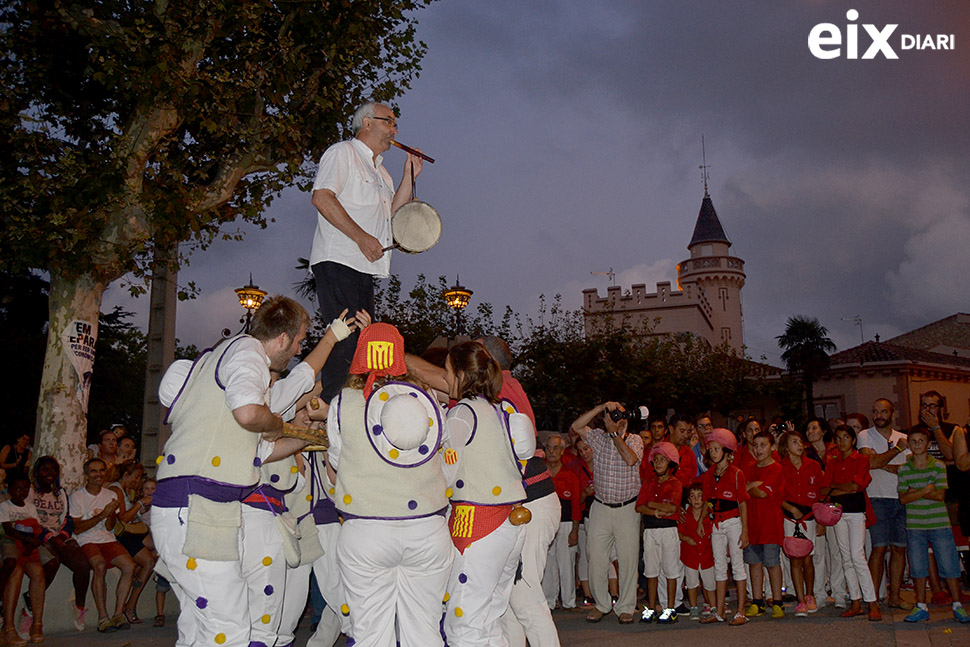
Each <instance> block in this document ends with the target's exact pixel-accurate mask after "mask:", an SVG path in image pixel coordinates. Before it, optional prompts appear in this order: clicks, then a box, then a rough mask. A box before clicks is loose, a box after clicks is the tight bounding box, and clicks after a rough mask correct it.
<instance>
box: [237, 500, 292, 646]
mask: <svg viewBox="0 0 970 647" xmlns="http://www.w3.org/2000/svg"><path fill="white" fill-rule="evenodd" d="M242 523H243V525H242V542H243V552H242V571H243V577H244V578H245V579H246V586H247V587H248V588H249V622H250V624H251V625H252V631H251V633H250V638H249V640H250V643H249V645H250V647H273V646H274V645H276V644H277V642H278V641H277V638H278V634H279V628H280V621H281V620H282V612H283V594H284V590H285V588H286V586H285V585H286V558H285V557H284V556H283V538H282V537H281V536H280V529H279V526H278V525H277V524H276V515H274V514H273V513H272V512H271V511H269V510H260V509H259V508H254V507H252V506H248V505H246V504H243V506H242ZM280 644H283V643H280Z"/></svg>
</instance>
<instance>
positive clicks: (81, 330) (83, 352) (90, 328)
mask: <svg viewBox="0 0 970 647" xmlns="http://www.w3.org/2000/svg"><path fill="white" fill-rule="evenodd" d="M97 341H98V326H97V323H93V324H92V323H91V322H90V321H83V320H81V319H75V320H74V321H71V322H70V323H68V324H67V327H66V328H64V332H62V333H61V343H62V344H64V348H66V349H67V355H68V357H70V358H71V364H72V365H73V366H74V370H75V371H76V372H77V380H78V386H77V392H76V393H75V395H76V396H77V399H78V402H80V403H81V408H82V409H83V410H84V413H85V415H87V412H88V394H89V393H90V391H91V375H92V372H93V370H94V345H95V343H97Z"/></svg>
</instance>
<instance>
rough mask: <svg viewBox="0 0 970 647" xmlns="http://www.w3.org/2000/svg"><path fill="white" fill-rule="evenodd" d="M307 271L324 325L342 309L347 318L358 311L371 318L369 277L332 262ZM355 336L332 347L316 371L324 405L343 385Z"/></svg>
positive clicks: (372, 294) (370, 277)
mask: <svg viewBox="0 0 970 647" xmlns="http://www.w3.org/2000/svg"><path fill="white" fill-rule="evenodd" d="M311 269H312V270H313V278H314V280H315V281H316V284H317V303H318V304H319V306H320V317H321V318H322V319H323V321H324V322H325V323H327V324H329V323H330V322H331V321H333V320H334V319H335V318H336V317H337V316H338V315H340V313H341V312H342V311H343V310H344V309H346V310H347V314H348V315H350V316H353V314H354V313H355V312H357V311H358V310H366V311H367V312H369V313H370V314H371V316H374V277H373V276H371V275H370V274H364V273H363V272H358V271H357V270H355V269H351V268H349V267H347V266H346V265H341V264H340V263H334V262H332V261H324V262H322V263H317V264H316V265H314V266H313V267H312V268H311ZM359 336H360V331H358V330H355V331H354V333H353V334H352V335H351V336H350V337H348V338H347V339H345V340H344V341H342V342H340V343H339V344H337V345H336V346H334V349H333V351H332V352H331V353H330V357H329V358H328V359H327V363H326V364H325V365H324V366H323V370H322V371H320V382H321V384H322V385H323V393H322V394H321V395H320V397H321V398H323V400H324V401H325V402H330V401H331V400H332V399H333V398H334V396H336V395H337V394H338V393H339V392H340V389H342V388H343V386H344V384H345V383H346V382H347V374H348V373H349V372H350V363H351V361H352V360H353V359H354V351H356V350H357V338H358V337H359Z"/></svg>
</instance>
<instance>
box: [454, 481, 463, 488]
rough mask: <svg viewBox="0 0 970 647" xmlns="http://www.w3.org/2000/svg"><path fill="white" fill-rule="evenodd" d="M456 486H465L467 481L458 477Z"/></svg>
mask: <svg viewBox="0 0 970 647" xmlns="http://www.w3.org/2000/svg"><path fill="white" fill-rule="evenodd" d="M455 487H465V482H464V481H462V480H461V479H458V480H457V481H455Z"/></svg>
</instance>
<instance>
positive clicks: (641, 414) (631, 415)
mask: <svg viewBox="0 0 970 647" xmlns="http://www.w3.org/2000/svg"><path fill="white" fill-rule="evenodd" d="M649 415H650V409H648V408H646V407H637V408H636V409H630V410H629V411H620V410H619V409H614V410H613V411H610V419H611V420H612V421H613V422H619V421H620V420H629V421H631V422H633V421H634V420H646V419H647V417H648V416H649Z"/></svg>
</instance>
